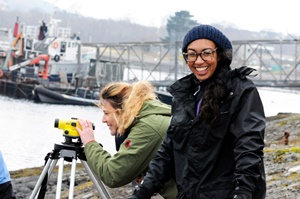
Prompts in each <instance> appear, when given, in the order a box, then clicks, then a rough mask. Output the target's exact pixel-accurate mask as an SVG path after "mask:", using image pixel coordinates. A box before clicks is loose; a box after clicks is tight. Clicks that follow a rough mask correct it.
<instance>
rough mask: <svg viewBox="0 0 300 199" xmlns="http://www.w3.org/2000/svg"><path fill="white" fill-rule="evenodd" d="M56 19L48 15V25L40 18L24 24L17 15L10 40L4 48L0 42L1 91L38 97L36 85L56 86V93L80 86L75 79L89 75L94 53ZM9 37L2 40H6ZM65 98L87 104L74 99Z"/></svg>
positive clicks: (13, 95) (53, 88)
mask: <svg viewBox="0 0 300 199" xmlns="http://www.w3.org/2000/svg"><path fill="white" fill-rule="evenodd" d="M59 22H60V20H58V19H54V18H50V22H49V25H46V23H45V22H42V25H41V26H25V25H21V24H20V22H19V20H18V18H17V21H16V23H15V29H14V31H13V37H14V40H13V42H11V45H10V46H9V45H6V46H5V48H4V47H3V48H2V46H3V45H2V43H3V42H1V46H0V47H1V49H0V94H1V95H5V96H8V97H13V98H17V99H19V98H23V99H29V100H35V101H37V100H38V99H39V97H37V96H36V95H35V93H34V89H35V88H36V86H37V85H42V86H44V87H45V88H48V89H51V90H52V91H53V90H56V91H58V94H60V93H59V92H60V91H63V90H69V91H70V90H74V91H75V90H76V88H79V87H80V86H81V85H79V84H78V81H79V80H80V81H82V82H83V77H86V76H87V75H88V74H87V73H88V71H89V67H90V59H91V58H93V55H94V56H95V53H94V51H93V50H91V48H84V47H81V46H80V45H81V42H80V38H79V37H78V36H76V35H74V34H73V35H71V29H70V28H62V27H58V23H59ZM6 33H7V34H9V33H11V34H12V31H9V30H6ZM10 37H12V35H8V36H7V38H6V40H4V41H5V42H6V44H7V43H8V42H7V41H9V38H10ZM2 38H3V37H2ZM78 49H81V50H78ZM85 89H86V88H85ZM77 101H79V100H77ZM64 102H69V103H70V104H82V105H85V104H90V103H88V102H81V103H74V99H72V100H64ZM62 103H63V102H62Z"/></svg>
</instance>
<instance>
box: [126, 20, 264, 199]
mask: <svg viewBox="0 0 300 199" xmlns="http://www.w3.org/2000/svg"><path fill="white" fill-rule="evenodd" d="M182 53H183V56H184V58H185V61H186V63H187V65H188V67H189V68H190V70H191V72H192V73H191V74H190V75H187V76H185V77H183V78H182V79H179V80H178V81H176V82H175V83H174V84H173V85H171V86H170V87H169V88H168V91H169V92H170V93H171V95H172V96H173V104H172V119H171V123H170V126H169V128H168V131H167V136H166V138H165V139H164V141H163V143H162V146H161V148H160V149H159V150H158V152H157V155H156V157H155V158H154V160H152V161H151V162H150V164H149V170H148V172H147V174H146V176H145V178H144V181H143V183H142V184H141V185H140V187H139V189H138V190H137V191H136V192H135V193H134V194H133V195H132V196H129V197H128V199H136V198H139V199H147V198H150V197H151V195H152V194H153V193H155V192H156V191H157V190H159V189H160V188H161V187H162V186H163V184H164V182H166V181H167V180H169V179H170V178H172V177H174V178H175V179H176V184H177V188H178V195H177V199H198V198H199V199H200V198H201V199H225V198H226V199H232V198H234V199H252V198H253V199H263V198H265V194H266V182H265V171H264V163H263V148H264V131H265V115H264V108H263V105H262V102H261V99H260V96H259V93H258V91H257V88H256V87H255V85H254V84H253V82H252V81H251V80H249V79H248V77H247V76H248V75H249V74H251V72H252V71H253V69H251V68H247V67H241V68H239V69H234V70H231V69H230V64H231V61H232V45H231V42H230V41H229V40H228V38H227V37H226V36H225V35H224V34H223V33H222V32H220V31H219V30H218V29H216V28H215V27H213V26H210V25H199V26H195V27H193V28H192V29H191V30H189V31H188V32H187V34H186V35H185V37H184V39H183V46H182Z"/></svg>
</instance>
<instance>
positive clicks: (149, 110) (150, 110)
mask: <svg viewBox="0 0 300 199" xmlns="http://www.w3.org/2000/svg"><path fill="white" fill-rule="evenodd" d="M148 115H166V116H171V106H170V105H167V104H165V103H162V102H160V101H158V100H147V101H145V102H144V104H143V106H142V108H141V110H140V117H145V116H148Z"/></svg>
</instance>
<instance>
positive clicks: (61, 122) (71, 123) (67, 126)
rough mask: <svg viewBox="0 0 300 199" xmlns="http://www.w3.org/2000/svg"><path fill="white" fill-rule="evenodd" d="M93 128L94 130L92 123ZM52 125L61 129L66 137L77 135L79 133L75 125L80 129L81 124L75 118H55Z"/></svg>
mask: <svg viewBox="0 0 300 199" xmlns="http://www.w3.org/2000/svg"><path fill="white" fill-rule="evenodd" d="M92 126H93V130H95V126H94V124H92ZM54 127H55V128H58V129H62V130H63V133H64V136H68V137H75V138H76V137H79V133H78V132H77V130H76V127H79V128H80V129H81V126H80V124H79V122H78V120H77V118H71V119H68V120H65V119H57V118H56V119H55V121H54Z"/></svg>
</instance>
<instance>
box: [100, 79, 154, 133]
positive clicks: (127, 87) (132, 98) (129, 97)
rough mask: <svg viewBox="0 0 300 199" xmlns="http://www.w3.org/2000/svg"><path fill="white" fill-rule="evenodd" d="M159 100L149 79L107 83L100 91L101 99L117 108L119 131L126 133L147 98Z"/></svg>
mask: <svg viewBox="0 0 300 199" xmlns="http://www.w3.org/2000/svg"><path fill="white" fill-rule="evenodd" d="M150 99H153V100H157V96H156V94H155V92H154V87H153V86H152V84H151V83H150V82H148V81H138V82H136V83H133V84H129V83H125V82H115V83H110V84H107V85H106V86H105V87H104V88H103V89H102V90H101V92H100V104H99V106H100V107H102V103H101V101H103V100H106V101H108V102H109V103H110V104H111V105H112V107H113V108H115V109H116V118H117V123H118V133H119V134H120V135H122V134H124V132H125V130H126V129H127V128H128V127H129V126H130V125H131V124H132V122H133V121H134V119H135V118H138V117H139V115H138V113H139V112H140V110H141V108H142V106H143V104H144V102H145V101H146V100H150Z"/></svg>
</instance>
